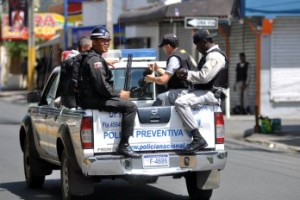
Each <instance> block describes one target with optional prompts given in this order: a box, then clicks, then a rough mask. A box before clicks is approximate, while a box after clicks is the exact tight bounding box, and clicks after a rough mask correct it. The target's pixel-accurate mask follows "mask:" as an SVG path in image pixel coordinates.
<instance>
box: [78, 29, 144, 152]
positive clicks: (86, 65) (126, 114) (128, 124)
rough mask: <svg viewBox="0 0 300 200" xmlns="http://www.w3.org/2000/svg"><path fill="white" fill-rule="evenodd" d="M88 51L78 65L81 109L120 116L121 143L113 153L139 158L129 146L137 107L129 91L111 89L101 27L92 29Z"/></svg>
mask: <svg viewBox="0 0 300 200" xmlns="http://www.w3.org/2000/svg"><path fill="white" fill-rule="evenodd" d="M90 38H91V40H92V48H91V50H90V51H88V56H87V59H85V60H84V61H83V64H82V83H81V88H80V97H81V107H82V108H83V109H99V110H103V111H108V112H120V113H122V124H121V129H122V132H121V140H120V143H119V145H118V148H117V150H116V153H117V154H119V155H123V156H125V157H140V155H139V154H137V153H135V152H134V151H133V150H132V149H131V147H130V145H129V137H130V136H131V135H132V133H133V128H134V120H135V116H136V112H137V107H136V105H135V104H134V103H132V102H131V101H129V100H128V99H129V97H130V92H129V91H124V90H121V91H120V92H119V91H116V90H115V89H114V85H113V81H112V80H111V79H112V72H111V70H110V69H109V67H108V64H107V62H106V61H105V60H104V59H103V58H102V54H103V53H105V52H107V51H108V48H109V43H110V40H111V36H110V33H109V32H108V30H107V29H106V28H104V27H101V26H97V27H95V28H94V29H93V30H92V33H91V36H90Z"/></svg>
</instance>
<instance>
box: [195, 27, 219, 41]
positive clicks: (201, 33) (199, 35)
mask: <svg viewBox="0 0 300 200" xmlns="http://www.w3.org/2000/svg"><path fill="white" fill-rule="evenodd" d="M215 36H217V33H210V32H209V31H208V30H207V29H204V28H201V29H198V30H197V31H196V32H195V34H194V35H193V42H194V43H197V42H199V41H200V40H203V39H208V38H213V37H215Z"/></svg>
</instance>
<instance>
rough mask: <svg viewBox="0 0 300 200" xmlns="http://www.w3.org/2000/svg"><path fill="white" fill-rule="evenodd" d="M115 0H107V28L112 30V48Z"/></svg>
mask: <svg viewBox="0 0 300 200" xmlns="http://www.w3.org/2000/svg"><path fill="white" fill-rule="evenodd" d="M112 16H113V0H106V28H107V30H108V31H109V32H110V36H111V39H112V43H111V45H110V49H113V48H114V23H113V19H112Z"/></svg>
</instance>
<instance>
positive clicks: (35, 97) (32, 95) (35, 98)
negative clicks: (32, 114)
mask: <svg viewBox="0 0 300 200" xmlns="http://www.w3.org/2000/svg"><path fill="white" fill-rule="evenodd" d="M40 99H41V93H40V91H37V90H34V91H31V92H28V93H27V103H38V102H40Z"/></svg>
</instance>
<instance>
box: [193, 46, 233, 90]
mask: <svg viewBox="0 0 300 200" xmlns="http://www.w3.org/2000/svg"><path fill="white" fill-rule="evenodd" d="M212 52H218V53H220V54H222V55H223V56H224V57H225V62H226V63H225V67H224V68H222V69H221V70H220V71H219V73H218V74H217V75H216V76H215V77H214V78H213V79H212V80H211V81H210V82H208V83H206V84H195V85H194V88H195V89H199V90H212V89H213V86H214V87H221V88H228V65H229V62H228V60H227V57H226V55H225V53H224V52H223V51H221V50H220V49H213V50H211V51H210V52H208V53H207V54H205V55H203V56H202V58H201V60H200V62H199V63H198V66H197V69H198V71H200V70H201V69H202V67H203V65H204V64H205V62H206V56H207V55H208V54H210V53H212Z"/></svg>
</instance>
